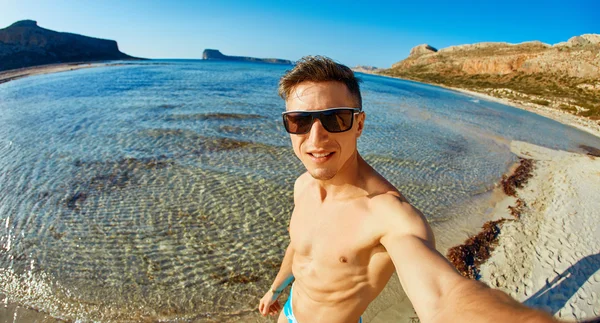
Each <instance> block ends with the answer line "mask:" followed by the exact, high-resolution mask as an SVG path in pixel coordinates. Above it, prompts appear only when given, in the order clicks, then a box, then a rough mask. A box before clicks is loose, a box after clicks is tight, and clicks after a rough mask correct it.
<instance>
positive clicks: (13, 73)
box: [0, 63, 121, 84]
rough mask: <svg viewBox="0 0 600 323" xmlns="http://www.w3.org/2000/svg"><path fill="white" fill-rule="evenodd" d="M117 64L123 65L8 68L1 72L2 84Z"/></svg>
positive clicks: (95, 64) (80, 64)
mask: <svg viewBox="0 0 600 323" xmlns="http://www.w3.org/2000/svg"><path fill="white" fill-rule="evenodd" d="M116 65H121V64H118V63H60V64H51V65H40V66H32V67H25V68H20V69H16V70H8V71H4V72H0V84H2V83H6V82H10V81H14V80H17V79H20V78H24V77H27V76H33V75H40V74H50V73H59V72H67V71H74V70H80V69H83V68H92V67H103V66H116Z"/></svg>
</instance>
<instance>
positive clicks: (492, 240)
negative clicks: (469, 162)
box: [446, 158, 534, 279]
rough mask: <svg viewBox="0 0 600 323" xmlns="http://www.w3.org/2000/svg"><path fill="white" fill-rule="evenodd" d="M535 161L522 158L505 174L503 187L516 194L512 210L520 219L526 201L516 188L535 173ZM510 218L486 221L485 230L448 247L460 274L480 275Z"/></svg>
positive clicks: (509, 193) (510, 207) (475, 277)
mask: <svg viewBox="0 0 600 323" xmlns="http://www.w3.org/2000/svg"><path fill="white" fill-rule="evenodd" d="M533 167H534V163H533V160H531V159H525V158H520V161H519V166H518V167H517V168H516V169H515V170H514V172H513V173H512V174H511V175H510V176H507V175H504V176H502V180H501V181H500V186H501V187H502V190H503V191H504V193H505V194H506V195H508V196H512V197H517V201H516V203H515V205H514V206H510V205H509V206H508V210H509V213H510V214H511V215H512V216H513V217H514V218H515V219H519V218H520V217H521V213H522V212H523V209H524V208H525V207H526V204H525V202H524V201H523V200H522V199H520V198H518V196H517V189H518V188H522V187H523V186H524V185H525V184H527V181H528V180H529V179H530V178H531V177H532V176H533V175H532V171H533ZM505 221H510V220H509V219H504V218H503V219H499V220H495V221H488V222H486V223H484V224H483V227H482V231H481V232H479V233H478V234H477V235H475V236H472V237H470V238H469V239H467V241H465V243H463V244H461V245H458V246H455V247H452V248H450V249H449V250H448V253H447V254H446V257H447V258H448V259H449V260H450V262H451V263H452V264H453V265H454V267H456V269H457V270H458V271H459V272H460V274H461V275H463V276H465V277H467V278H471V279H477V278H478V277H479V266H480V265H481V264H482V263H484V262H485V261H486V260H487V259H488V258H490V256H491V253H492V251H493V250H494V247H495V246H496V245H497V243H498V235H499V234H500V228H501V225H502V224H503V223H504V222H505Z"/></svg>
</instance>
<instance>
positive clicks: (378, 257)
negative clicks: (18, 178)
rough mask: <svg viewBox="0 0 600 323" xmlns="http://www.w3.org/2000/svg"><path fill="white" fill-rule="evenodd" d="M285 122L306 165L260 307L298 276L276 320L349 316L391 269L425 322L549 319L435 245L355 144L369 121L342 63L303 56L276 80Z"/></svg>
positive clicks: (271, 305)
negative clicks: (467, 272) (286, 238)
mask: <svg viewBox="0 0 600 323" xmlns="http://www.w3.org/2000/svg"><path fill="white" fill-rule="evenodd" d="M279 94H280V95H281V97H282V98H283V99H284V100H285V103H286V112H284V113H283V119H284V125H285V128H286V130H287V131H288V132H289V133H290V138H291V141H292V146H293V148H294V153H295V154H296V156H297V157H298V158H299V159H300V160H301V161H302V163H303V164H304V166H305V167H306V170H307V172H306V173H304V174H303V175H301V176H300V177H299V178H298V179H297V180H296V183H295V185H294V211H293V213H292V217H291V220H290V226H289V232H290V244H289V246H288V247H287V250H286V252H285V256H284V258H283V261H282V264H281V268H280V270H279V273H278V274H277V277H276V278H275V280H274V282H273V284H272V286H271V289H270V290H269V291H268V292H267V293H266V294H265V295H264V297H263V298H262V299H261V300H260V303H259V311H260V312H261V313H262V314H263V315H267V314H271V315H274V314H276V313H277V312H279V311H280V310H281V305H280V304H279V302H278V301H277V298H278V297H279V295H280V294H281V292H282V291H283V289H284V288H286V286H287V285H288V284H289V283H290V282H291V281H292V280H294V284H293V286H292V288H291V290H290V296H289V298H288V300H287V303H286V304H285V306H284V308H283V311H282V312H281V314H280V315H279V319H278V323H288V322H290V323H295V322H302V323H319V322H327V323H350V322H352V323H354V322H362V317H361V315H362V313H363V312H364V311H365V310H366V309H367V306H368V305H369V303H371V302H372V301H373V300H374V299H375V297H377V295H378V294H379V293H380V292H381V291H382V289H383V288H384V287H385V285H386V283H387V282H388V280H389V279H390V277H391V276H392V274H393V273H394V271H396V272H397V273H398V277H399V278H400V282H401V284H402V287H403V288H404V290H405V292H406V294H407V295H408V297H409V298H410V300H411V302H412V304H413V306H414V308H415V311H416V312H417V315H418V316H419V318H420V320H421V322H470V323H474V322H488V321H489V322H554V321H553V320H552V318H551V317H550V316H548V315H547V314H545V313H542V312H539V311H535V310H531V309H528V308H526V307H524V306H523V305H521V304H519V303H518V302H516V301H514V300H513V299H512V298H510V297H509V296H507V295H506V294H504V293H502V292H500V291H496V290H493V289H490V288H488V287H486V286H485V285H483V284H481V283H478V282H475V281H472V280H468V279H466V278H463V277H462V276H461V275H460V274H458V272H457V271H456V270H455V269H454V267H453V266H452V265H451V264H450V263H449V262H448V261H447V260H446V259H445V258H444V257H443V256H442V255H441V254H439V253H438V252H437V251H436V249H435V241H434V237H433V233H432V231H431V228H430V227H429V225H428V224H427V220H426V219H425V218H424V216H423V214H421V212H419V210H417V209H415V208H414V207H413V206H411V205H410V204H409V203H408V201H407V200H406V199H405V198H404V197H403V196H402V194H400V192H399V191H398V190H397V189H396V188H395V187H394V186H393V185H392V184H390V183H389V182H388V181H387V180H386V179H385V178H383V177H382V176H381V175H379V174H378V173H377V172H376V171H375V170H374V169H373V168H372V167H371V166H369V165H368V164H367V163H366V162H365V160H364V159H363V158H362V157H361V156H360V154H359V153H358V151H357V148H356V143H357V139H358V138H359V137H360V135H361V133H362V131H363V129H364V123H365V113H364V112H363V111H362V99H361V94H360V90H359V86H358V82H357V79H356V78H355V77H354V73H353V72H352V71H351V70H350V69H349V68H348V67H346V66H343V65H341V64H338V63H335V62H333V61H332V60H330V59H328V58H324V57H319V56H317V57H310V56H309V57H305V58H303V59H301V60H300V61H299V62H298V63H297V65H296V66H295V67H294V68H293V69H292V70H291V71H288V72H287V73H286V74H285V75H284V76H283V77H282V78H281V80H280V83H279Z"/></svg>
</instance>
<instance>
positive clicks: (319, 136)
mask: <svg viewBox="0 0 600 323" xmlns="http://www.w3.org/2000/svg"><path fill="white" fill-rule="evenodd" d="M308 134H309V138H308V139H309V140H310V141H313V142H320V141H324V140H327V138H328V137H329V131H327V130H325V128H323V124H322V123H321V120H319V119H315V121H314V122H313V124H312V127H311V128H310V132H309V133H308Z"/></svg>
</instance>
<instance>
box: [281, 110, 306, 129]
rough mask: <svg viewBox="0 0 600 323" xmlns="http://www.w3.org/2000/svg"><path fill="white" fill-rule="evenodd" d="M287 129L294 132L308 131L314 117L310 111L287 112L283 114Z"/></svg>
mask: <svg viewBox="0 0 600 323" xmlns="http://www.w3.org/2000/svg"><path fill="white" fill-rule="evenodd" d="M283 121H284V125H285V130H287V132H289V133H292V134H302V133H307V132H308V131H309V130H310V127H311V126H312V117H311V115H310V114H308V113H302V112H296V113H287V114H285V115H284V116H283Z"/></svg>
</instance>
